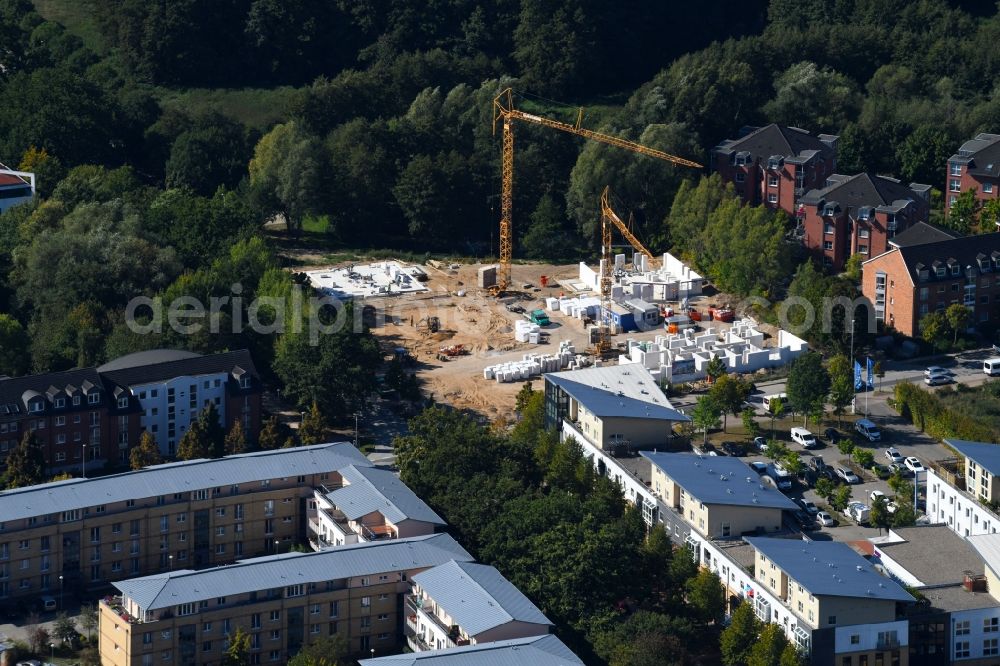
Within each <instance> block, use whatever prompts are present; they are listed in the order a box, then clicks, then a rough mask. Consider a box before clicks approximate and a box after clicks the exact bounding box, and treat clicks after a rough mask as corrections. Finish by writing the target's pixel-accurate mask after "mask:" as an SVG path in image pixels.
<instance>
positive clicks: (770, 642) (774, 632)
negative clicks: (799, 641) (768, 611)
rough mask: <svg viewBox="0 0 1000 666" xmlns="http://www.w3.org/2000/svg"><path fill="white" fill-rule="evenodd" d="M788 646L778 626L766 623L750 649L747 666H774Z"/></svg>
mask: <svg viewBox="0 0 1000 666" xmlns="http://www.w3.org/2000/svg"><path fill="white" fill-rule="evenodd" d="M787 646H788V638H787V637H786V636H785V631H784V628H783V627H782V626H781V625H780V624H772V623H768V624H765V625H764V628H763V629H761V631H760V636H758V637H757V642H756V643H754V644H753V647H752V648H750V654H749V655H748V656H747V666H774V665H775V664H777V663H778V662H779V661H780V659H781V653H782V652H784V650H785V647H787Z"/></svg>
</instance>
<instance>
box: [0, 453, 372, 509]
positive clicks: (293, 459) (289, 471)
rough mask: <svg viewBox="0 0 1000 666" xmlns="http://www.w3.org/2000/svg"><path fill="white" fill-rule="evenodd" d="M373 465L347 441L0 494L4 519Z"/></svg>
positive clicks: (0, 507)
mask: <svg viewBox="0 0 1000 666" xmlns="http://www.w3.org/2000/svg"><path fill="white" fill-rule="evenodd" d="M370 464H372V463H371V462H369V460H368V459H367V458H366V457H365V456H364V455H363V454H362V453H360V452H359V451H358V450H357V449H356V448H354V447H353V446H352V445H351V444H349V443H348V442H336V443H328V444H315V445H313V446H300V447H297V448H292V449H278V450H275V451H255V452H253V453H243V454H240V455H235V456H226V457H225V458H218V459H215V460H205V459H199V460H185V461H182V462H175V463H167V464H165V465H154V466H152V467H145V468H143V469H140V470H136V471H134V472H125V473H123V474H112V475H110V476H100V477H96V478H93V479H68V480H66V481H56V482H53V483H43V484H41V485H37V486H27V487H25V488H18V489H16V490H6V491H3V492H0V521H4V520H18V519H23V518H29V517H31V516H45V515H48V514H58V513H61V512H63V511H71V510H73V509H84V508H86V507H93V506H99V505H101V504H112V503H114V502H124V501H125V500H129V499H143V498H150V497H158V496H160V495H173V494H174V493H190V492H191V491H193V490H199V489H202V488H216V487H220V486H221V487H224V488H228V487H229V486H232V485H238V484H241V483H255V482H260V481H263V480H264V479H276V478H283V477H291V476H300V475H304V474H315V473H320V472H327V471H331V470H339V469H343V468H344V467H347V466H348V465H354V466H363V465H370Z"/></svg>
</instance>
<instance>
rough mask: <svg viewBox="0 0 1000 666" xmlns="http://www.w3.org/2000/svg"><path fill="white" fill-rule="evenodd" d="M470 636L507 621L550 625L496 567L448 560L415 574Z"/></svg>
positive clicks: (416, 578)
mask: <svg viewBox="0 0 1000 666" xmlns="http://www.w3.org/2000/svg"><path fill="white" fill-rule="evenodd" d="M413 582H414V583H416V584H417V585H419V586H420V587H422V588H423V589H424V591H425V592H427V595H428V596H429V597H430V598H431V599H433V600H434V602H435V603H437V604H438V605H439V606H440V607H441V608H442V609H444V611H445V612H446V613H448V615H450V616H451V617H452V618H453V619H454V620H455V623H456V624H457V625H458V626H460V627H462V629H464V630H465V632H466V633H467V634H468V635H469V636H478V635H479V634H481V633H483V632H484V631H489V630H490V629H495V628H496V627H499V626H502V625H505V624H507V623H508V622H528V623H531V624H542V625H551V624H552V622H550V621H549V619H548V618H547V617H545V615H543V614H542V611H540V610H538V607H537V606H535V604H533V603H531V601H530V600H529V599H528V597H526V596H524V595H523V594H522V593H521V591H520V590H518V589H517V588H516V587H514V585H513V584H512V583H511V582H510V581H508V580H507V579H506V578H504V577H503V576H502V575H501V574H500V572H499V571H497V570H496V569H495V568H494V567H491V566H488V565H485V564H475V563H473V562H455V561H454V560H452V561H451V562H446V563H445V564H441V565H438V566H436V567H434V568H433V569H428V570H427V571H424V572H422V573H419V574H417V575H416V576H414V577H413Z"/></svg>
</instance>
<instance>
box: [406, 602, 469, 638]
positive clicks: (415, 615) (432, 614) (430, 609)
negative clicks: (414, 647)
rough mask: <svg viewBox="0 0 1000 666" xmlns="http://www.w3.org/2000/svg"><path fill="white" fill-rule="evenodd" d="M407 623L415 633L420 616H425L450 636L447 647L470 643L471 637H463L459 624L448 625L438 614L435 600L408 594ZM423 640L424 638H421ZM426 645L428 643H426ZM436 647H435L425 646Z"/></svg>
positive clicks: (429, 621) (430, 622)
mask: <svg viewBox="0 0 1000 666" xmlns="http://www.w3.org/2000/svg"><path fill="white" fill-rule="evenodd" d="M405 609H406V623H407V625H408V626H409V627H411V629H412V630H413V632H414V633H416V632H417V631H418V630H419V626H420V618H424V620H425V623H429V624H432V625H434V626H435V627H437V628H438V629H439V630H440V631H441V633H443V634H444V635H445V636H447V637H448V644H447V646H446V647H461V646H463V645H468V644H469V639H467V638H462V632H461V630H460V629H459V627H458V625H457V624H453V625H447V624H445V623H444V622H442V621H441V619H440V618H439V617H438V616H437V609H436V606H435V604H434V602H433V601H430V600H427V601H424V600H422V599H420V598H419V597H416V596H413V595H407V597H406V604H405ZM421 642H423V639H421ZM424 644H425V645H426V643H424ZM425 649H434V648H425Z"/></svg>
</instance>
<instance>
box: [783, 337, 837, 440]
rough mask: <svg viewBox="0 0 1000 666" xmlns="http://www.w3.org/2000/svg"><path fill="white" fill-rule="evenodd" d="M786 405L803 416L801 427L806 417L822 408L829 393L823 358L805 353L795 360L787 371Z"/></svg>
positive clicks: (828, 376)
mask: <svg viewBox="0 0 1000 666" xmlns="http://www.w3.org/2000/svg"><path fill="white" fill-rule="evenodd" d="M787 391H788V404H789V405H790V406H791V408H792V409H793V410H795V411H796V412H799V413H800V414H802V415H803V420H802V422H803V425H805V419H806V418H807V417H808V415H809V414H810V413H811V412H812V411H813V410H815V409H816V406H817V405H820V406H822V404H823V403H824V401H825V400H826V396H827V394H828V393H829V392H830V375H829V373H827V371H826V368H824V367H823V357H822V356H820V355H819V354H818V353H816V352H807V353H805V354H803V355H802V356H800V357H798V358H797V359H795V361H794V362H793V363H792V367H791V369H790V370H789V371H788V383H787Z"/></svg>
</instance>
